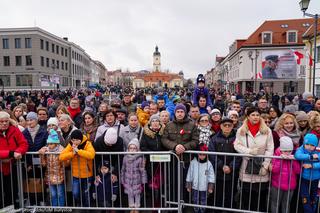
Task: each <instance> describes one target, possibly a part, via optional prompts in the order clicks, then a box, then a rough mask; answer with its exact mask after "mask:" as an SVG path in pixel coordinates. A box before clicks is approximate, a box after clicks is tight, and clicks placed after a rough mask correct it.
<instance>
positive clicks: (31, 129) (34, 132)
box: [28, 124, 40, 142]
mask: <svg viewBox="0 0 320 213" xmlns="http://www.w3.org/2000/svg"><path fill="white" fill-rule="evenodd" d="M39 129H40V125H39V124H37V125H36V126H35V127H33V128H31V127H28V131H29V133H30V135H31V138H32V141H33V142H34V139H35V138H36V135H37V133H38V131H39Z"/></svg>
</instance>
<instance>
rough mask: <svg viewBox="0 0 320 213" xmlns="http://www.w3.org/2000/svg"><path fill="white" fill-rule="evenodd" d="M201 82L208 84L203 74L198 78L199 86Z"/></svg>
mask: <svg viewBox="0 0 320 213" xmlns="http://www.w3.org/2000/svg"><path fill="white" fill-rule="evenodd" d="M199 82H203V83H205V82H206V79H205V78H204V76H203V74H199V75H198V77H197V84H198V83H199Z"/></svg>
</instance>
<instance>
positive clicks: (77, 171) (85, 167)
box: [59, 135, 96, 178]
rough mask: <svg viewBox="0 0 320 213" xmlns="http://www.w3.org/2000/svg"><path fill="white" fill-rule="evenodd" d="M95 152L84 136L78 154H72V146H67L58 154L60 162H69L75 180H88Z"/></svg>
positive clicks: (91, 172) (91, 171)
mask: <svg viewBox="0 0 320 213" xmlns="http://www.w3.org/2000/svg"><path fill="white" fill-rule="evenodd" d="M95 154H96V152H95V150H94V148H93V146H92V143H91V142H90V141H88V140H87V137H86V136H85V135H84V136H83V140H82V142H81V143H80V144H79V146H78V152H77V153H74V152H73V149H72V145H71V144H70V143H69V144H68V146H67V147H66V148H65V149H64V150H63V151H62V152H61V153H60V156H59V159H60V160H61V161H66V160H71V165H72V176H73V177H76V178H88V177H92V176H93V159H94V156H95Z"/></svg>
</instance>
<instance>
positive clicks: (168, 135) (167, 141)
mask: <svg viewBox="0 0 320 213" xmlns="http://www.w3.org/2000/svg"><path fill="white" fill-rule="evenodd" d="M161 142H162V145H163V146H164V148H165V149H167V150H170V151H171V150H172V151H175V148H176V146H177V145H178V144H181V145H183V146H184V148H185V149H186V150H195V148H196V147H197V144H198V143H199V131H198V128H197V127H196V125H195V124H194V123H193V122H192V121H191V120H190V119H189V118H188V117H187V116H186V117H185V118H184V119H183V120H182V121H178V120H176V118H174V120H173V121H171V122H169V123H168V124H167V125H166V127H165V129H164V133H163V136H162V139H161ZM188 156H189V155H188ZM185 157H186V156H185ZM187 159H188V158H186V159H185V160H187Z"/></svg>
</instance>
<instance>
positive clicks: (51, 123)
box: [47, 117, 67, 147]
mask: <svg viewBox="0 0 320 213" xmlns="http://www.w3.org/2000/svg"><path fill="white" fill-rule="evenodd" d="M50 129H53V130H54V131H56V132H57V134H58V137H59V141H60V145H62V144H65V146H63V147H66V146H67V144H66V143H65V140H64V138H63V136H62V132H61V129H60V128H59V120H58V119H57V118H56V117H51V118H49V120H48V121H47V132H48V133H50Z"/></svg>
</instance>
